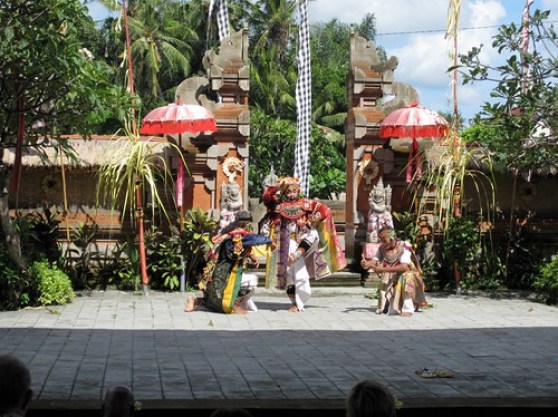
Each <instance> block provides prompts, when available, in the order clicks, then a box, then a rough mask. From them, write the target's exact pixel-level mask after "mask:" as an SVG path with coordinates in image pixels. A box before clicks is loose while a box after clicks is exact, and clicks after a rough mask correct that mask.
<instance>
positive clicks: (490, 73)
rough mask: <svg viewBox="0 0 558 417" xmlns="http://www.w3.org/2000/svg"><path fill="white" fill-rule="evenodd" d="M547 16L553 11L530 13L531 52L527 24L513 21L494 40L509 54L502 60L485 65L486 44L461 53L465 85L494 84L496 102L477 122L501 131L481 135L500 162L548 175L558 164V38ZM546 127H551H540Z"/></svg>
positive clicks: (485, 106) (493, 100) (494, 44)
mask: <svg viewBox="0 0 558 417" xmlns="http://www.w3.org/2000/svg"><path fill="white" fill-rule="evenodd" d="M548 17H549V12H548V11H545V12H541V11H540V10H536V11H535V12H534V13H533V14H532V15H531V16H530V18H529V30H530V33H531V35H532V36H530V42H531V45H530V47H529V51H528V52H526V51H524V50H522V49H521V43H522V30H523V27H522V26H517V25H516V24H515V23H511V24H510V25H502V26H500V28H499V29H498V33H497V34H496V36H494V38H493V42H492V47H493V48H495V49H496V50H497V51H498V53H499V54H500V55H501V56H502V57H504V58H505V61H504V62H503V63H499V64H497V65H490V64H486V63H483V62H482V61H481V56H482V46H481V47H475V48H473V49H472V50H471V51H469V52H468V53H467V54H465V55H461V56H460V62H461V64H460V66H459V67H460V68H461V69H462V73H463V82H464V84H467V83H473V82H483V83H492V85H493V88H492V91H491V101H490V102H486V103H484V104H483V106H482V110H481V112H480V113H479V114H478V115H477V117H476V118H475V120H474V123H475V124H478V125H481V126H483V127H488V129H494V130H495V131H496V132H497V134H494V135H487V136H485V137H483V138H479V139H480V140H481V142H482V143H483V145H485V146H487V147H488V148H489V149H490V150H491V151H492V152H493V153H494V155H495V156H496V158H497V159H496V162H497V163H498V165H501V166H503V167H507V168H519V169H525V170H530V169H533V170H536V171H538V172H540V173H545V174H546V173H556V172H557V170H556V166H558V147H557V146H556V138H555V134H556V133H555V132H556V129H557V128H558V126H557V120H558V118H557V117H556V109H557V108H558V84H557V83H556V71H557V70H558V59H557V58H556V56H557V52H558V37H557V35H556V32H555V31H554V29H553V28H552V26H550V27H549V23H550V22H548V21H547V20H548ZM526 68H529V75H528V76H527V75H526ZM543 125H546V126H548V127H549V128H550V131H546V132H544V131H543V130H540V129H538V127H540V126H543ZM552 131H553V132H554V134H553V133H552ZM553 135H554V136H553Z"/></svg>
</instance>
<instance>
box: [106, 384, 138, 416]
mask: <svg viewBox="0 0 558 417" xmlns="http://www.w3.org/2000/svg"><path fill="white" fill-rule="evenodd" d="M102 411H103V412H102V415H103V417H131V416H133V415H134V394H133V393H132V391H130V389H129V388H126V387H121V386H116V387H112V388H109V389H108V390H107V393H106V395H105V402H104V404H103V409H102Z"/></svg>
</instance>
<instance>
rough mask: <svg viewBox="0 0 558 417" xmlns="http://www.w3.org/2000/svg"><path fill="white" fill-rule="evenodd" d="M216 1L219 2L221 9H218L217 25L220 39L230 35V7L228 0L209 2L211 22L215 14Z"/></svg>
mask: <svg viewBox="0 0 558 417" xmlns="http://www.w3.org/2000/svg"><path fill="white" fill-rule="evenodd" d="M216 2H219V10H217V27H218V29H219V40H222V39H223V38H227V37H229V36H230V31H229V8H228V6H227V0H211V2H210V3H209V18H208V21H209V22H211V18H212V16H213V7H214V6H215V3H216ZM208 27H209V25H208Z"/></svg>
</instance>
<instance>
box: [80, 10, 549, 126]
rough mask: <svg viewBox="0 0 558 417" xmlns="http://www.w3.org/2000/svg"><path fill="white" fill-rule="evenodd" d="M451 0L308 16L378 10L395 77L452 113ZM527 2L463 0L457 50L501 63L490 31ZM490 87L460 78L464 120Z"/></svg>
mask: <svg viewBox="0 0 558 417" xmlns="http://www.w3.org/2000/svg"><path fill="white" fill-rule="evenodd" d="M448 4H449V1H448V0H342V1H339V0H310V2H309V6H308V8H309V10H308V17H309V19H310V22H311V23H313V22H328V21H330V20H331V19H334V18H335V19H338V20H339V21H341V22H345V23H359V22H361V21H362V19H363V18H364V17H365V16H366V14H368V13H372V14H374V15H375V17H376V28H377V37H376V44H377V45H378V46H382V47H383V48H384V49H385V50H386V53H387V56H388V58H389V57H391V56H396V57H397V58H398V59H399V65H398V67H397V68H396V70H395V76H394V78H395V81H399V82H403V83H407V84H410V85H412V86H413V87H415V88H416V89H417V90H418V92H419V96H420V102H421V105H423V106H425V107H428V108H430V109H432V110H435V111H443V112H447V113H451V112H452V108H453V99H452V87H451V76H450V74H448V73H447V72H446V70H447V68H448V67H449V66H451V65H452V61H451V58H450V56H449V53H450V49H451V48H450V47H451V45H450V43H449V42H448V40H446V39H444V34H445V28H446V21H447V12H448ZM524 6H525V0H462V2H461V15H460V21H459V28H460V30H459V34H458V52H459V53H466V52H468V51H469V50H471V49H472V48H473V47H475V46H480V45H481V44H483V45H484V48H483V51H484V53H483V62H486V63H497V62H498V60H499V59H501V57H499V56H498V53H497V51H495V50H493V49H492V48H491V43H492V36H494V34H495V33H496V32H497V27H498V26H499V25H502V24H510V23H511V22H515V23H516V24H518V25H519V24H520V23H521V15H522V12H523V8H524ZM89 7H90V12H91V14H92V16H93V17H94V18H100V17H101V16H102V15H103V13H105V15H106V11H104V8H103V7H102V6H100V5H98V4H96V3H95V2H93V3H92V4H91V3H90V4H89ZM536 9H540V10H550V11H551V13H550V17H549V20H551V21H556V20H558V0H534V1H533V3H532V5H531V12H533V11H534V10H536ZM554 24H555V25H557V23H556V22H555V23H554ZM492 87H493V85H492V84H489V83H488V82H482V83H475V84H473V85H472V86H471V85H461V82H460V81H458V88H457V102H458V105H459V111H460V113H461V114H462V115H463V117H465V119H466V120H468V119H470V118H471V117H473V116H474V115H475V114H476V113H478V112H479V110H480V107H481V105H482V103H483V102H484V101H486V100H488V99H489V92H490V90H492Z"/></svg>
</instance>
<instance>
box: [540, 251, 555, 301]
mask: <svg viewBox="0 0 558 417" xmlns="http://www.w3.org/2000/svg"><path fill="white" fill-rule="evenodd" d="M535 291H536V292H537V300H538V301H540V302H542V303H545V304H549V305H556V304H558V255H555V256H553V257H552V259H551V260H550V262H546V263H544V264H542V266H541V268H540V269H539V275H538V276H537V277H536V278H535Z"/></svg>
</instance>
